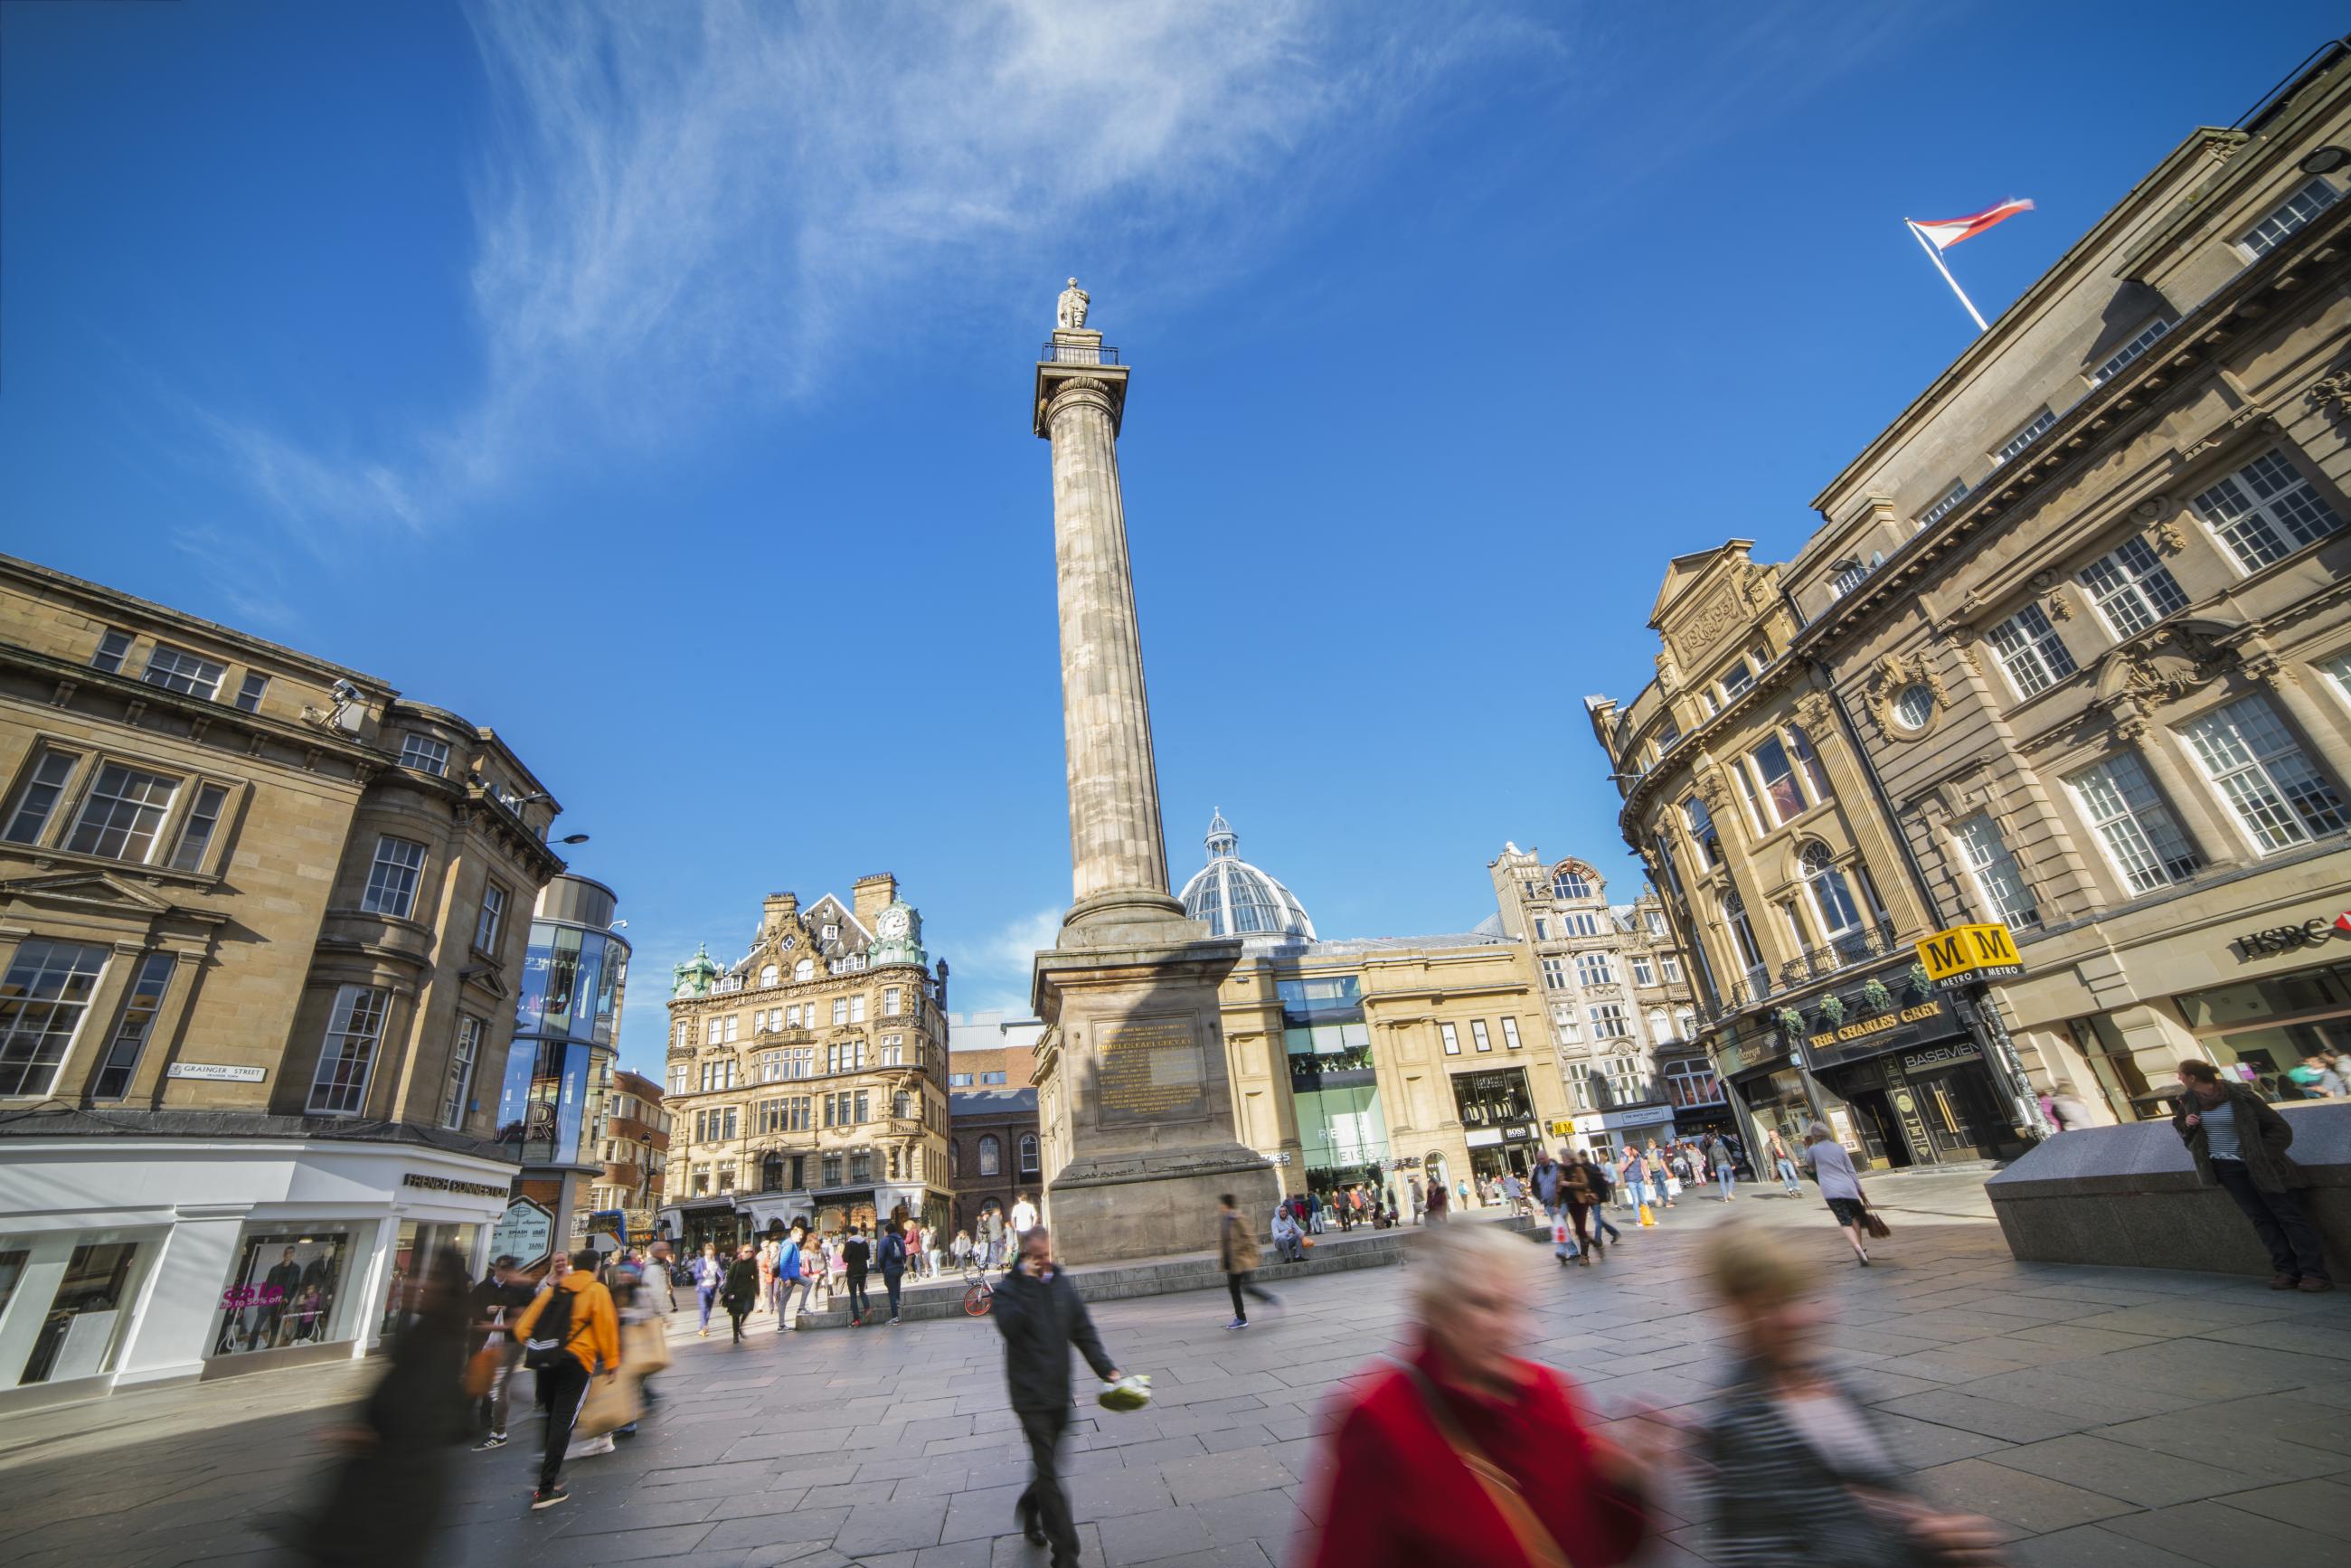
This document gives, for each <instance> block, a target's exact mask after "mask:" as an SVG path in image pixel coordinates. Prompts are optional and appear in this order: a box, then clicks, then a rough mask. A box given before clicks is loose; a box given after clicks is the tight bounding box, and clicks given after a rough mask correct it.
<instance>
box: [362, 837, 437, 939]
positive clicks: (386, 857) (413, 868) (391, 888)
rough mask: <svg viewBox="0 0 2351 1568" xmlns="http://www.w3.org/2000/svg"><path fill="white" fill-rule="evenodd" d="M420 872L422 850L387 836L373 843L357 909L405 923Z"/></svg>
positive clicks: (410, 911) (412, 905)
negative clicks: (362, 894)
mask: <svg viewBox="0 0 2351 1568" xmlns="http://www.w3.org/2000/svg"><path fill="white" fill-rule="evenodd" d="M423 872H424V846H423V844H418V843H411V842H410V841H408V840H406V839H395V838H393V837H392V835H391V834H390V833H386V834H384V835H383V836H382V837H381V838H380V839H378V840H376V841H375V863H374V864H373V865H372V866H371V867H369V868H368V883H367V893H366V894H365V896H363V897H362V898H360V908H361V909H363V910H365V911H367V912H368V913H369V914H370V915H392V916H393V917H394V918H396V919H401V920H405V919H407V918H408V917H409V915H410V914H411V913H412V912H413V911H414V909H415V908H416V883H417V882H418V880H419V879H420V878H421V877H422V876H423Z"/></svg>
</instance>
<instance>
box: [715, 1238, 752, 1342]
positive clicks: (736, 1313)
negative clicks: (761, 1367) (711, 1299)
mask: <svg viewBox="0 0 2351 1568" xmlns="http://www.w3.org/2000/svg"><path fill="white" fill-rule="evenodd" d="M720 1294H721V1296H722V1298H723V1299H724V1300H725V1301H726V1316H727V1320H728V1321H729V1322H732V1323H733V1324H734V1325H735V1341H734V1343H737V1344H741V1343H743V1320H744V1319H745V1318H746V1317H747V1316H749V1315H750V1312H751V1309H752V1308H753V1307H756V1306H758V1304H759V1262H758V1256H757V1254H755V1253H754V1252H753V1251H752V1249H750V1248H748V1247H738V1248H737V1249H736V1250H735V1261H734V1263H733V1265H732V1266H731V1267H729V1268H728V1269H727V1270H726V1284H725V1285H724V1286H723V1287H721V1290H720Z"/></svg>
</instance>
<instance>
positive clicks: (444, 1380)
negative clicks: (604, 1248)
mask: <svg viewBox="0 0 2351 1568" xmlns="http://www.w3.org/2000/svg"><path fill="white" fill-rule="evenodd" d="M500 1262H501V1263H502V1264H505V1265H507V1266H509V1267H510V1266H511V1265H512V1264H513V1262H514V1260H513V1259H511V1258H507V1259H501V1260H500ZM527 1295H528V1292H526V1296H527ZM476 1299H478V1298H476ZM416 1305H417V1310H416V1314H415V1316H414V1317H413V1318H412V1319H411V1320H410V1321H409V1322H408V1323H407V1325H406V1326H405V1327H403V1328H402V1330H401V1331H400V1333H399V1334H398V1336H396V1337H395V1338H394V1339H393V1340H392V1354H391V1355H390V1357H389V1358H388V1360H387V1362H386V1364H385V1365H384V1369H383V1375H382V1376H381V1377H380V1378H378V1379H377V1380H376V1385H375V1387H374V1388H373V1389H372V1390H371V1391H370V1393H369V1395H368V1396H367V1401H366V1403H365V1404H363V1405H361V1406H360V1411H359V1422H358V1424H357V1427H355V1428H354V1429H352V1430H350V1432H348V1433H346V1434H344V1435H343V1441H342V1445H341V1446H342V1447H343V1448H344V1450H345V1452H344V1454H343V1456H342V1457H341V1458H340V1459H339V1460H338V1461H337V1462H336V1463H335V1465H334V1467H333V1468H332V1469H331V1470H330V1471H329V1475H328V1477H327V1481H326V1485H325V1487H324V1489H323V1490H321V1492H320V1493H319V1500H318V1504H317V1506H316V1507H315V1508H314V1509H313V1510H312V1511H309V1512H308V1513H306V1514H304V1515H303V1516H301V1517H300V1518H299V1519H298V1520H296V1521H292V1528H291V1529H290V1530H289V1531H287V1532H286V1534H285V1538H284V1543H285V1545H286V1546H287V1548H288V1549H289V1550H290V1551H291V1552H293V1554H294V1555H295V1556H296V1557H297V1558H298V1560H299V1561H302V1562H305V1563H322V1564H324V1563H333V1564H339V1565H357V1564H361V1563H364V1564H368V1565H369V1568H423V1564H425V1563H438V1562H443V1561H445V1557H444V1555H443V1554H442V1552H441V1551H438V1550H436V1548H439V1547H441V1546H442V1542H443V1537H442V1531H443V1529H444V1526H445V1525H446V1524H447V1523H448V1522H449V1521H448V1517H447V1515H448V1499H449V1494H450V1490H451V1489H450V1479H451V1478H450V1463H451V1459H452V1457H453V1456H452V1448H453V1440H454V1439H455V1437H456V1436H457V1435H458V1434H459V1433H460V1432H462V1431H463V1430H464V1428H463V1427H462V1426H461V1424H460V1423H461V1420H462V1418H463V1415H464V1411H463V1406H464V1403H465V1394H464V1390H463V1385H462V1380H463V1375H464V1371H465V1354H466V1346H467V1343H468V1341H469V1339H470V1338H471V1333H470V1327H469V1319H470V1318H471V1317H472V1316H474V1315H475V1314H473V1313H470V1312H468V1294H467V1291H466V1289H465V1259H464V1258H462V1257H461V1256H460V1255H459V1254H458V1252H457V1250H456V1249H455V1248H452V1247H444V1248H442V1249H439V1250H438V1251H436V1252H435V1253H434V1255H433V1257H432V1259H431V1260H429V1262H428V1263H427V1264H426V1267H425V1270H424V1275H423V1288H422V1290H421V1291H420V1292H419V1294H418V1296H417V1302H416ZM21 1544H22V1542H21V1541H20V1545H21ZM80 1555H81V1556H82V1557H83V1558H84V1560H92V1554H91V1553H89V1552H83V1553H81V1554H80ZM108 1555H109V1554H108V1553H105V1552H99V1553H97V1554H96V1559H97V1560H103V1559H105V1558H106V1557H107V1556H108Z"/></svg>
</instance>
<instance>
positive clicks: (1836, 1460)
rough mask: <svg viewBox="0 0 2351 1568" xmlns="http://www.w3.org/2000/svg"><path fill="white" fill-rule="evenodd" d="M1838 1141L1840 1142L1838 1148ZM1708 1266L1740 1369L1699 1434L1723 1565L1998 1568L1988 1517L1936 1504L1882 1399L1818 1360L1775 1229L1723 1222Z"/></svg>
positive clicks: (1799, 1288) (1817, 1330) (1807, 1314)
mask: <svg viewBox="0 0 2351 1568" xmlns="http://www.w3.org/2000/svg"><path fill="white" fill-rule="evenodd" d="M1832 1146H1834V1145H1832ZM1706 1263H1707V1273H1708V1279H1709V1281H1710V1282H1711V1284H1712V1285H1713V1287H1714V1290H1715V1293H1716V1295H1717V1296H1718V1297H1719V1298H1720V1300H1721V1301H1722V1304H1723V1305H1724V1306H1725V1307H1727V1308H1728V1309H1729V1312H1730V1316H1731V1322H1732V1324H1733V1341H1734V1344H1733V1349H1734V1352H1735V1354H1737V1355H1738V1357H1739V1367H1738V1371H1737V1374H1736V1375H1735V1376H1734V1377H1733V1379H1732V1381H1731V1383H1730V1385H1729V1387H1728V1388H1727V1389H1726V1391H1725V1392H1724V1393H1723V1395H1722V1396H1721V1397H1720V1399H1719V1401H1718V1403H1717V1405H1716V1406H1715V1408H1714V1410H1713V1411H1712V1412H1711V1414H1710V1416H1709V1417H1708V1420H1707V1422H1706V1425H1705V1427H1704V1429H1703V1431H1702V1432H1701V1433H1700V1434H1699V1440H1700V1448H1701V1452H1702V1454H1703V1456H1704V1458H1705V1459H1706V1460H1707V1461H1708V1474H1707V1475H1706V1477H1705V1483H1706V1484H1705V1490H1706V1491H1707V1493H1708V1500H1709V1501H1710V1503H1711V1505H1712V1510H1713V1513H1714V1525H1713V1534H1712V1535H1711V1536H1710V1537H1709V1538H1708V1539H1709V1541H1710V1542H1711V1543H1713V1544H1714V1545H1715V1546H1717V1547H1719V1552H1718V1553H1717V1557H1718V1560H1719V1561H1720V1562H1724V1563H1738V1564H1740V1565H1741V1568H1991V1565H1992V1564H1995V1563H1998V1561H1999V1557H1998V1552H1997V1548H1998V1540H1999V1538H1998V1536H1997V1535H1996V1534H1995V1533H1994V1531H1992V1530H1991V1528H1990V1527H1989V1526H1988V1525H1987V1524H1986V1523H1985V1522H1984V1521H1982V1520H1980V1519H1970V1518H1967V1517H1965V1516H1962V1515H1956V1514H1946V1513H1941V1512H1938V1511H1934V1510H1931V1509H1929V1508H1928V1507H1927V1506H1926V1505H1924V1504H1923V1503H1921V1502H1919V1501H1918V1500H1916V1499H1915V1498H1913V1497H1911V1496H1910V1495H1909V1494H1908V1493H1907V1490H1906V1489H1905V1487H1904V1482H1903V1477H1904V1474H1905V1470H1906V1468H1907V1467H1905V1466H1903V1465H1902V1464H1901V1463H1900V1462H1899V1461H1897V1460H1896V1458H1895V1455H1894V1453H1893V1451H1892V1450H1891V1448H1888V1447H1887V1444H1886V1435H1885V1433H1884V1431H1883V1430H1882V1429H1881V1428H1880V1427H1879V1426H1878V1425H1877V1423H1876V1418H1875V1416H1873V1415H1872V1413H1871V1411H1870V1410H1869V1407H1868V1406H1865V1405H1864V1404H1863V1403H1862V1402H1861V1401H1860V1399H1858V1398H1857V1397H1855V1395H1854V1394H1853V1392H1852V1390H1850V1389H1849V1388H1847V1387H1846V1386H1845V1385H1844V1383H1843V1382H1841V1381H1840V1380H1839V1379H1838V1378H1837V1376H1836V1375H1835V1374H1834V1373H1833V1372H1831V1371H1829V1370H1828V1369H1827V1368H1825V1367H1823V1365H1822V1364H1821V1363H1820V1361H1819V1359H1818V1353H1819V1344H1820V1337H1821V1330H1822V1328H1823V1323H1824V1322H1825V1319H1826V1315H1827V1314H1826V1313H1825V1312H1823V1310H1822V1309H1821V1307H1820V1305H1819V1304H1818V1302H1817V1301H1813V1300H1811V1299H1809V1298H1808V1294H1807V1286H1808V1285H1809V1284H1810V1283H1812V1281H1810V1280H1809V1279H1808V1276H1807V1270H1805V1268H1804V1266H1803V1265H1802V1263H1801V1262H1799V1261H1797V1260H1795V1259H1794V1258H1793V1257H1792V1256H1791V1255H1790V1254H1789V1253H1788V1252H1787V1251H1786V1249H1784V1248H1783V1247H1782V1245H1781V1243H1780V1242H1779V1241H1778V1240H1777V1239H1774V1237H1773V1235H1772V1233H1771V1232H1770V1231H1767V1230H1762V1229H1759V1228H1756V1227H1754V1226H1752V1225H1743V1224H1725V1225H1720V1226H1717V1227H1716V1228H1714V1230H1713V1232H1712V1234H1711V1235H1710V1236H1709V1238H1708V1242H1707V1250H1706Z"/></svg>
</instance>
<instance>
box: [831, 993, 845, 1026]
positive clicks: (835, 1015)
mask: <svg viewBox="0 0 2351 1568" xmlns="http://www.w3.org/2000/svg"><path fill="white" fill-rule="evenodd" d="M832 1021H833V1022H834V1023H836V1024H845V1023H847V1022H848V1021H849V998H847V997H835V998H832Z"/></svg>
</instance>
